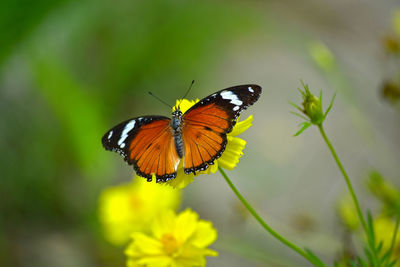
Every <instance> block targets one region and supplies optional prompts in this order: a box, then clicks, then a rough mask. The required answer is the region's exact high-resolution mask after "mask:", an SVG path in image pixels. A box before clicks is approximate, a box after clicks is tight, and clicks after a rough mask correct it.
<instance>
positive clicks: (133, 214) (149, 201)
mask: <svg viewBox="0 0 400 267" xmlns="http://www.w3.org/2000/svg"><path fill="white" fill-rule="evenodd" d="M180 201H181V192H180V190H178V189H174V188H171V187H170V186H162V185H159V184H156V183H155V180H154V182H147V181H146V180H144V179H142V178H141V177H137V178H135V179H134V181H133V182H132V183H126V184H122V185H119V186H114V187H109V188H107V189H105V190H104V191H103V192H102V193H101V195H100V198H99V219H100V222H101V224H102V226H103V230H104V234H105V237H106V239H107V240H108V241H109V242H110V243H112V244H114V245H124V244H125V243H126V242H127V241H129V239H130V235H131V234H132V233H133V232H134V231H145V232H146V231H149V230H150V229H149V227H150V224H151V222H152V220H153V219H154V218H155V217H156V216H157V215H158V214H159V213H160V212H162V211H163V210H166V209H177V208H178V206H179V204H180Z"/></svg>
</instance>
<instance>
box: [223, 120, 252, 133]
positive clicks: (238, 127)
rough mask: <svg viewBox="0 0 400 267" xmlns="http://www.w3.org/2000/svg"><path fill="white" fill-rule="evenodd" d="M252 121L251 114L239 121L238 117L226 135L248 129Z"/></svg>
mask: <svg viewBox="0 0 400 267" xmlns="http://www.w3.org/2000/svg"><path fill="white" fill-rule="evenodd" d="M252 122H253V115H250V116H249V117H248V118H247V119H245V120H243V121H239V119H238V120H237V121H236V124H235V126H234V127H233V129H232V132H230V133H229V134H228V135H231V136H237V135H239V134H241V133H243V132H244V131H246V130H247V129H249V128H250V126H252V125H253V124H252Z"/></svg>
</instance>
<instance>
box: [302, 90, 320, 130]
mask: <svg viewBox="0 0 400 267" xmlns="http://www.w3.org/2000/svg"><path fill="white" fill-rule="evenodd" d="M304 89H305V91H304V92H302V94H303V100H304V101H303V109H302V112H303V113H304V114H305V115H306V116H307V117H309V118H310V121H311V123H313V124H316V125H321V124H322V122H323V121H324V118H325V117H324V113H323V111H322V103H321V99H319V98H318V97H316V96H315V95H313V94H312V93H311V92H310V90H309V89H308V86H307V85H305V86H304Z"/></svg>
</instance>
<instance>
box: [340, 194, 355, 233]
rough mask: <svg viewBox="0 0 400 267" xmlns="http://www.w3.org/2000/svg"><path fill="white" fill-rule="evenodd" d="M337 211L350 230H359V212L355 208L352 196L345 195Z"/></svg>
mask: <svg viewBox="0 0 400 267" xmlns="http://www.w3.org/2000/svg"><path fill="white" fill-rule="evenodd" d="M337 211H338V213H339V216H340V218H341V219H342V222H343V224H344V225H345V226H346V227H347V228H348V229H349V230H353V231H354V230H356V229H357V228H358V217H357V210H356V207H355V206H354V203H353V200H352V199H351V197H350V195H343V196H342V197H341V198H340V199H339V201H338V204H337Z"/></svg>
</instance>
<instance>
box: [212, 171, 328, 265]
mask: <svg viewBox="0 0 400 267" xmlns="http://www.w3.org/2000/svg"><path fill="white" fill-rule="evenodd" d="M218 170H219V172H220V173H221V174H222V176H223V177H224V179H225V181H226V182H227V183H228V185H229V187H230V188H231V189H232V191H233V192H234V193H235V194H236V196H237V197H238V198H239V200H240V201H241V202H242V203H243V205H244V206H245V207H246V208H247V210H248V211H249V212H250V213H251V215H253V217H254V218H255V219H256V220H257V221H258V222H259V223H260V224H261V226H262V227H263V228H264V229H265V230H267V231H268V233H270V234H271V235H272V236H273V237H275V238H276V239H278V240H279V241H280V242H282V243H283V244H285V245H286V246H288V247H289V248H291V249H293V250H294V251H296V252H297V253H298V254H300V255H301V256H303V257H304V258H306V259H307V260H308V261H310V262H311V263H312V264H314V265H315V266H321V263H319V262H317V261H316V260H315V259H313V258H312V257H311V256H310V255H309V254H307V253H306V252H305V251H304V250H302V249H301V248H299V247H298V246H296V245H295V244H293V243H291V242H290V241H289V240H287V239H286V238H284V237H283V236H281V235H280V234H278V233H277V232H275V231H274V230H273V229H272V228H271V227H270V226H269V225H268V224H267V223H266V222H265V221H264V220H263V219H261V217H260V215H258V214H257V212H256V211H255V210H254V208H253V207H252V206H251V205H250V204H249V203H248V202H247V200H246V199H245V198H244V197H243V196H242V195H241V194H240V193H239V191H238V190H237V189H236V187H235V186H234V185H233V183H232V182H231V180H230V179H229V178H228V176H227V175H226V173H225V172H224V170H223V169H222V168H221V167H218ZM322 266H323V265H322Z"/></svg>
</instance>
